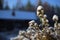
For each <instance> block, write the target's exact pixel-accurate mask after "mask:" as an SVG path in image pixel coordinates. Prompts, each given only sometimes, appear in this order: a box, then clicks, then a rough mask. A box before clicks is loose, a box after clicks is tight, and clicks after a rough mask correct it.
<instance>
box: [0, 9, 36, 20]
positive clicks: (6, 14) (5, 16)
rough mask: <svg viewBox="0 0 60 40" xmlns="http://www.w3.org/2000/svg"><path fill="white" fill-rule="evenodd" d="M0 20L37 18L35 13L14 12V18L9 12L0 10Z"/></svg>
mask: <svg viewBox="0 0 60 40" xmlns="http://www.w3.org/2000/svg"><path fill="white" fill-rule="evenodd" d="M0 19H13V20H15V19H16V20H37V16H36V14H35V12H28V11H15V16H13V15H12V11H11V10H7V11H6V10H4V11H1V10H0Z"/></svg>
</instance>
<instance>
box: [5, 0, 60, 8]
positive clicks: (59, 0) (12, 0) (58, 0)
mask: <svg viewBox="0 0 60 40" xmlns="http://www.w3.org/2000/svg"><path fill="white" fill-rule="evenodd" d="M17 1H19V0H4V6H5V5H6V2H8V5H9V7H10V8H12V7H13V6H16V3H17ZM45 1H47V2H48V3H49V4H51V5H53V6H56V5H58V6H60V0H42V2H43V3H44V2H45ZM21 2H22V4H23V5H24V6H25V5H26V4H27V2H28V0H21ZM30 2H31V4H32V5H36V4H37V0H30Z"/></svg>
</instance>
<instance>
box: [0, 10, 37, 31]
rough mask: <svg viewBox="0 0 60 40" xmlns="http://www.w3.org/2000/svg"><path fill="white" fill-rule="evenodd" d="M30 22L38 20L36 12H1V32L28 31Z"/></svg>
mask: <svg viewBox="0 0 60 40" xmlns="http://www.w3.org/2000/svg"><path fill="white" fill-rule="evenodd" d="M30 20H37V16H36V13H35V12H28V11H17V10H15V11H12V10H3V11H1V10H0V30H1V29H4V30H5V29H7V30H12V29H14V28H19V29H26V28H27V27H28V22H29V21H30Z"/></svg>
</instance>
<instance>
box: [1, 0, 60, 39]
mask: <svg viewBox="0 0 60 40" xmlns="http://www.w3.org/2000/svg"><path fill="white" fill-rule="evenodd" d="M39 5H42V6H43V7H44V11H45V12H44V13H45V14H46V15H47V18H48V19H49V23H50V25H51V26H53V21H52V16H53V15H54V14H56V15H58V16H59V20H60V0H0V32H1V33H0V35H3V33H4V34H5V33H7V32H8V33H10V32H11V33H10V34H12V33H13V34H14V35H15V34H17V33H18V30H26V29H27V27H28V26H29V25H28V22H29V21H30V20H35V21H36V22H37V23H39V21H38V17H37V15H36V9H37V7H38V6H39ZM59 22H60V21H59ZM10 34H9V35H8V36H6V35H7V34H5V38H7V37H9V38H10V36H11V35H10ZM3 36H4V35H3ZM9 38H8V39H9ZM1 39H2V37H1Z"/></svg>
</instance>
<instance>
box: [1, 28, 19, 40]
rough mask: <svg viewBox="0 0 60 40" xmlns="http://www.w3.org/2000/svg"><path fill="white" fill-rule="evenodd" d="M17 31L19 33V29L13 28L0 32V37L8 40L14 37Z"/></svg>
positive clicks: (2, 39)
mask: <svg viewBox="0 0 60 40" xmlns="http://www.w3.org/2000/svg"><path fill="white" fill-rule="evenodd" d="M18 33H19V29H14V30H13V31H9V32H0V39H1V40H10V39H11V38H12V37H16V36H17V35H18Z"/></svg>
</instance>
